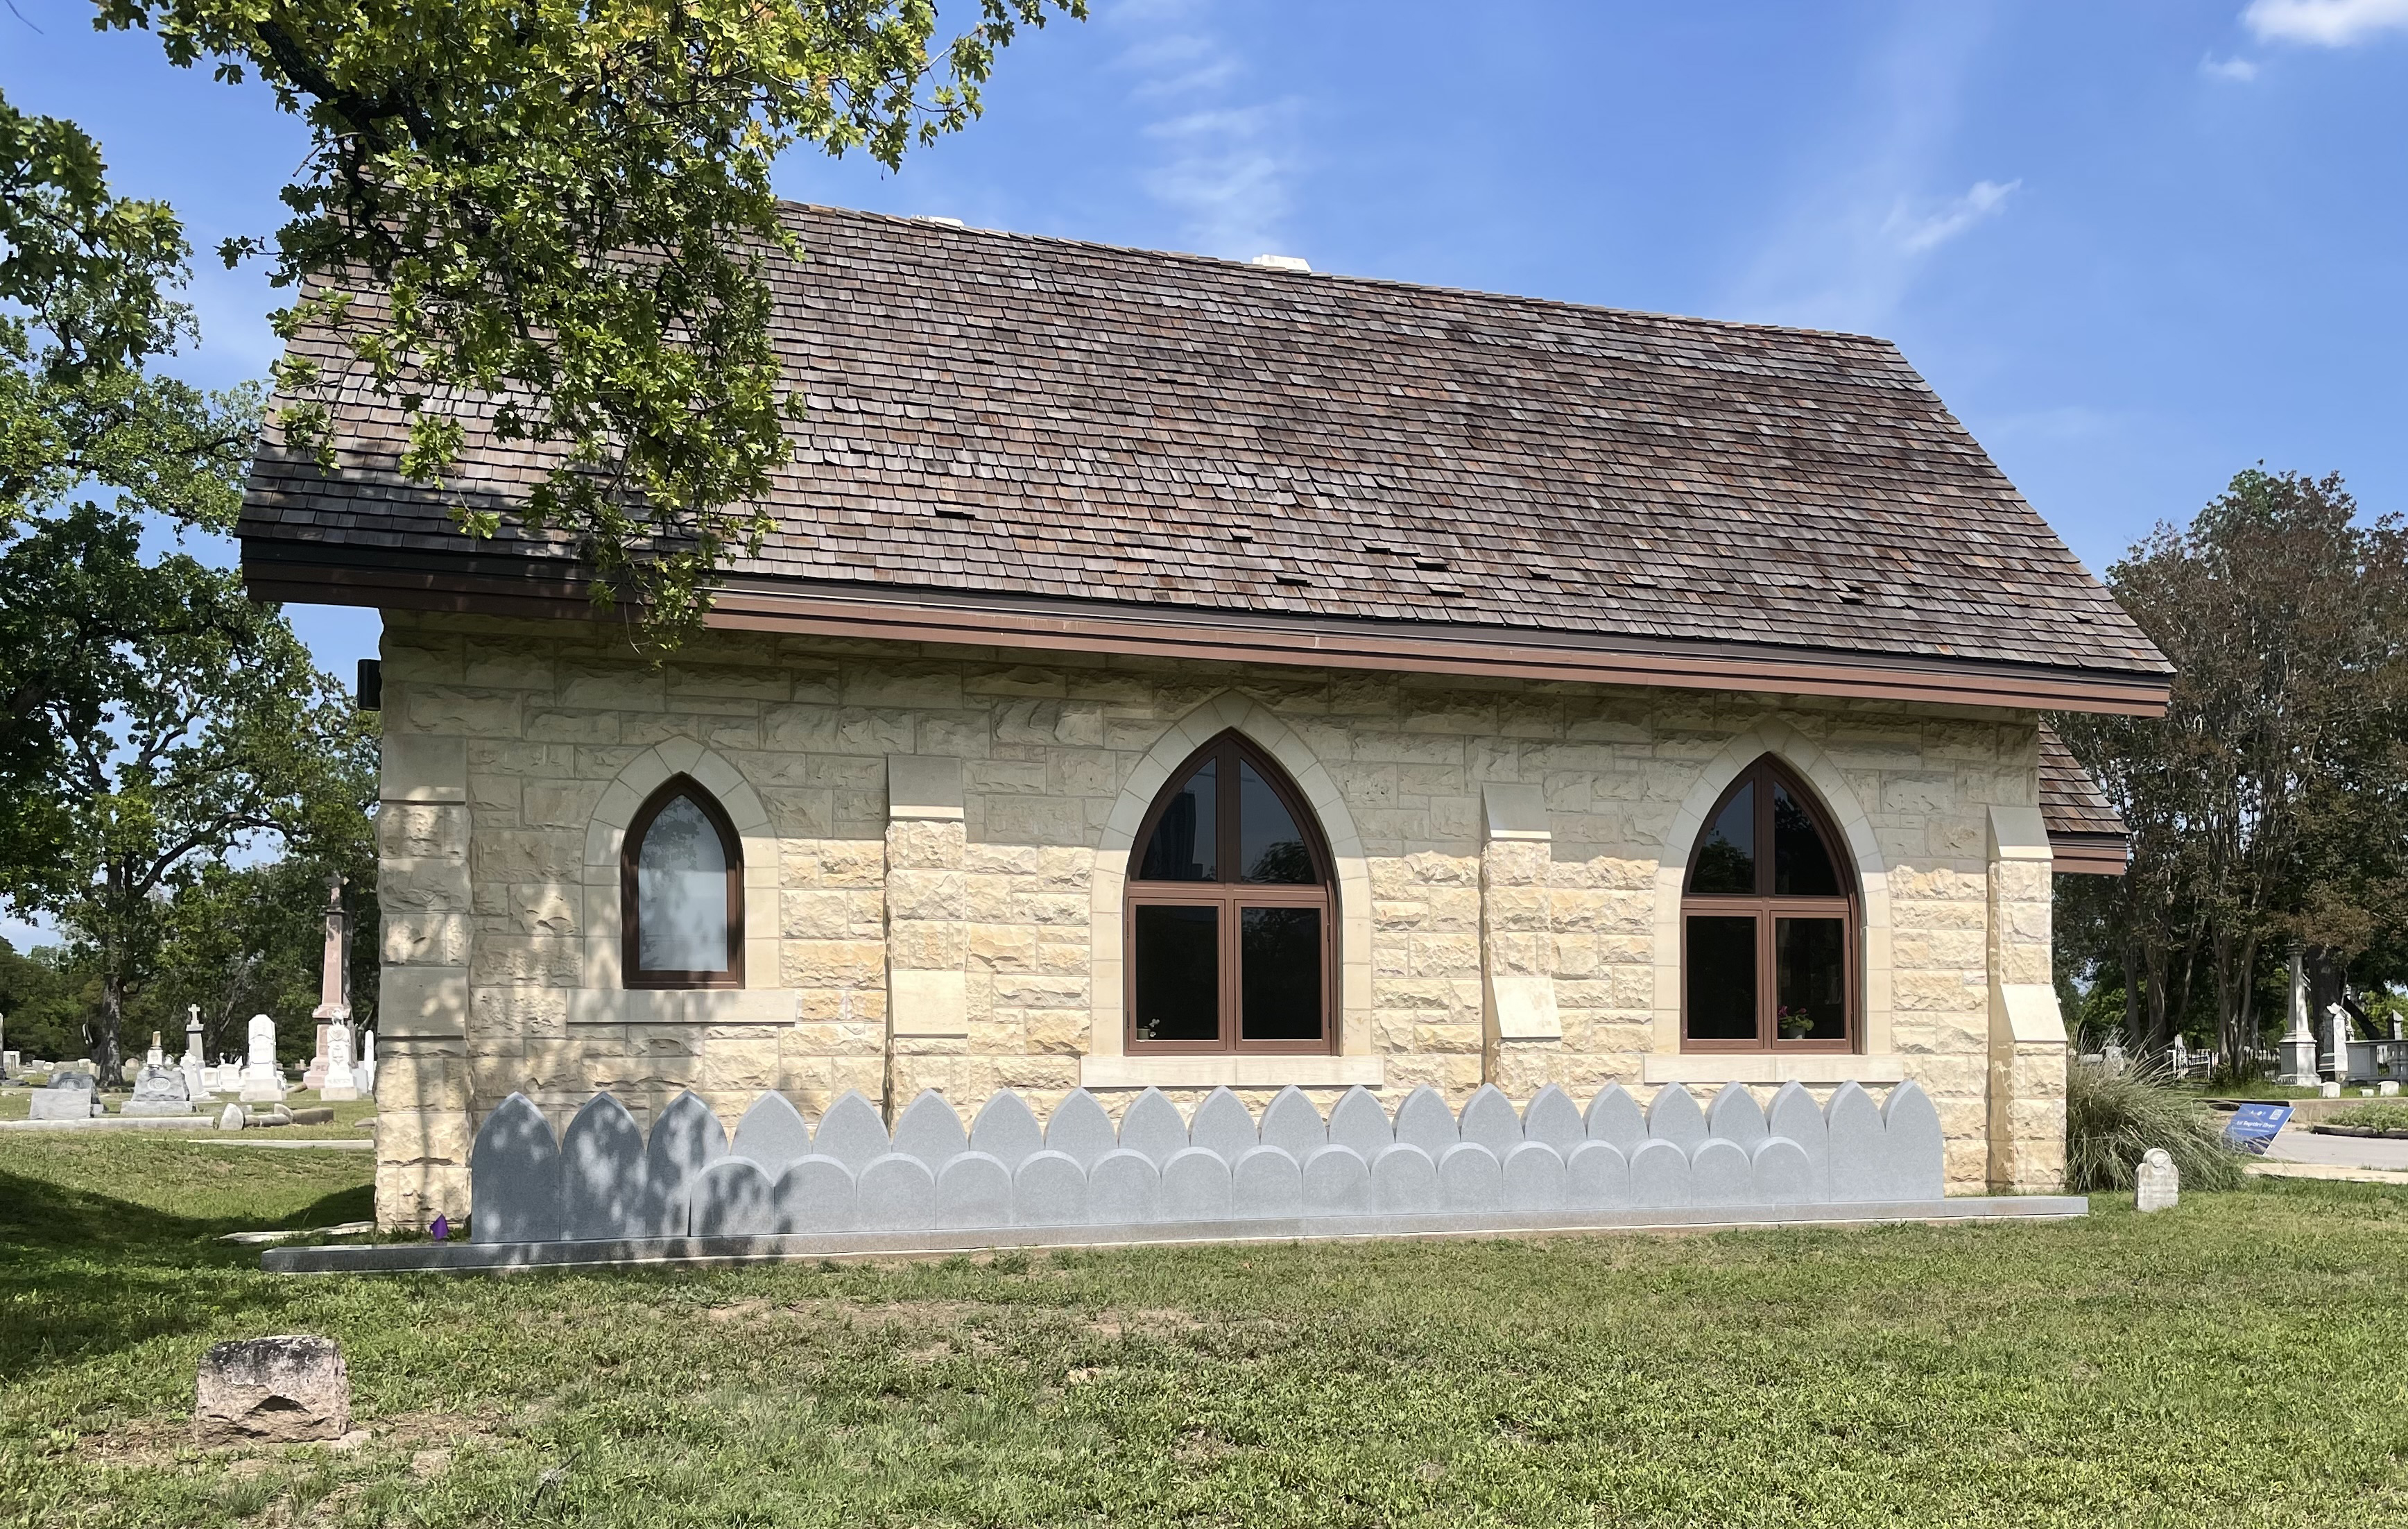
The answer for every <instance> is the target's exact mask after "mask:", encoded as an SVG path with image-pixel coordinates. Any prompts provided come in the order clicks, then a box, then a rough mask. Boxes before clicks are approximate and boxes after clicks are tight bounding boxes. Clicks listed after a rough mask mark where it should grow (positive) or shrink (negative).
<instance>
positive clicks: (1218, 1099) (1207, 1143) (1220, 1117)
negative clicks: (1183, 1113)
mask: <svg viewBox="0 0 2408 1529" xmlns="http://www.w3.org/2000/svg"><path fill="white" fill-rule="evenodd" d="M1187 1139H1188V1140H1189V1141H1190V1142H1192V1143H1194V1144H1195V1145H1196V1146H1197V1147H1204V1148H1206V1149H1207V1150H1209V1151H1212V1152H1216V1153H1218V1154H1220V1158H1221V1161H1223V1162H1225V1163H1229V1162H1235V1161H1238V1160H1239V1159H1240V1158H1241V1157H1243V1156H1245V1155H1246V1154H1247V1153H1248V1152H1250V1151H1252V1150H1254V1147H1257V1146H1259V1145H1261V1142H1262V1137H1261V1135H1260V1134H1259V1133H1258V1132H1256V1130H1255V1128H1254V1116H1253V1115H1251V1114H1249V1113H1248V1112H1247V1110H1246V1106H1245V1105H1244V1104H1242V1103H1240V1102H1239V1100H1238V1096H1237V1095H1236V1094H1233V1093H1231V1092H1230V1091H1229V1090H1228V1089H1213V1090H1212V1091H1211V1093H1209V1094H1206V1095H1205V1096H1204V1103H1200V1104H1198V1105H1197V1106H1196V1118H1194V1119H1193V1120H1190V1121H1188V1122H1187ZM1164 1192H1165V1193H1166V1194H1167V1193H1168V1192H1169V1191H1168V1188H1167V1187H1166V1189H1165V1190H1164Z"/></svg>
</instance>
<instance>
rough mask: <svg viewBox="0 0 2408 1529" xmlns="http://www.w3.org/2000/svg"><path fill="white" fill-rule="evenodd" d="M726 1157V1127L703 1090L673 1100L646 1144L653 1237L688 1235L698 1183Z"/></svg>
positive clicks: (646, 1196)
mask: <svg viewBox="0 0 2408 1529" xmlns="http://www.w3.org/2000/svg"><path fill="white" fill-rule="evenodd" d="M726 1155H727V1128H726V1127H725V1126H724V1125H722V1124H720V1123H719V1117H718V1116H716V1115H714V1114H712V1113H711V1110H710V1105H709V1104H706V1103H703V1102H702V1097H701V1096H700V1095H699V1094H695V1093H692V1092H688V1093H681V1094H680V1095H678V1096H677V1097H676V1098H675V1099H672V1100H670V1101H669V1105H668V1108H667V1109H665V1110H663V1111H661V1115H660V1118H659V1119H657V1120H654V1121H653V1122H652V1139H651V1140H650V1141H648V1142H646V1143H645V1144H644V1206H645V1214H646V1219H647V1220H648V1221H649V1222H650V1224H651V1227H652V1230H651V1231H650V1232H648V1233H644V1234H645V1235H647V1236H653V1237H682V1236H684V1235H686V1233H687V1227H688V1219H689V1204H690V1200H691V1194H692V1190H693V1189H694V1181H695V1179H697V1178H700V1177H701V1176H702V1171H703V1170H704V1169H706V1168H708V1167H710V1165H711V1164H712V1163H714V1162H717V1161H719V1160H720V1159H721V1158H724V1157H725V1156H726Z"/></svg>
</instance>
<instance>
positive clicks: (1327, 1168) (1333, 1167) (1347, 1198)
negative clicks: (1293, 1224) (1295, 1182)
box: [1304, 1142, 1386, 1216]
mask: <svg viewBox="0 0 2408 1529" xmlns="http://www.w3.org/2000/svg"><path fill="white" fill-rule="evenodd" d="M1381 1150H1382V1151H1385V1150H1386V1148H1385V1147H1383V1148H1381ZM1304 1213H1305V1214H1306V1215H1307V1216H1368V1215H1369V1214H1370V1213H1371V1167H1370V1164H1369V1163H1367V1162H1365V1161H1363V1155H1362V1154H1361V1153H1360V1152H1357V1151H1355V1149H1354V1148H1353V1147H1340V1146H1339V1145H1338V1144H1337V1143H1335V1142H1332V1143H1331V1144H1329V1145H1328V1146H1326V1147H1315V1148H1314V1149H1313V1151H1312V1156H1311V1157H1308V1158H1306V1159H1305V1160H1304Z"/></svg>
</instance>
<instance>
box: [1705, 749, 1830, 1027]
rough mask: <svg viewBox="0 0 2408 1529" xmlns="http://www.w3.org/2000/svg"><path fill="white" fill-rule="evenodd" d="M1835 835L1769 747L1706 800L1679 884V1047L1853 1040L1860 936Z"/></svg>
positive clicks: (1809, 795)
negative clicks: (1717, 797)
mask: <svg viewBox="0 0 2408 1529" xmlns="http://www.w3.org/2000/svg"><path fill="white" fill-rule="evenodd" d="M1842 843H1843V842H1842V840H1841V838H1840V837H1839V835H1838V834H1836V833H1834V832H1833V831H1832V830H1831V828H1830V817H1829V815H1828V812H1826V811H1825V809H1824V807H1823V805H1822V803H1821V802H1820V801H1816V800H1815V797H1814V794H1813V792H1812V791H1810V790H1808V789H1807V788H1806V786H1805V785H1804V783H1803V782H1801V781H1799V779H1798V778H1797V777H1795V776H1794V775H1792V774H1790V773H1789V772H1788V771H1787V770H1785V769H1784V768H1783V767H1782V766H1781V765H1780V764H1779V763H1778V762H1777V761H1775V760H1774V759H1773V758H1772V757H1771V756H1770V755H1768V756H1766V757H1763V758H1761V759H1758V760H1757V761H1756V763H1755V764H1753V765H1750V766H1749V767H1748V768H1747V769H1746V770H1745V771H1743V772H1741V774H1740V777H1739V779H1737V780H1735V781H1733V782H1732V783H1731V785H1730V788H1729V789H1728V790H1727V791H1725V792H1724V793H1723V796H1722V800H1721V801H1717V802H1715V803H1714V810H1713V812H1712V813H1710V814H1708V815H1707V816H1706V826H1705V829H1704V831H1703V832H1701V833H1699V835H1698V842H1697V844H1696V846H1695V847H1694V848H1693V849H1692V850H1691V851H1690V854H1689V867H1688V879H1687V881H1686V882H1685V883H1684V886H1683V889H1682V898H1681V926H1682V929H1681V933H1682V942H1681V944H1682V948H1681V988H1682V992H1681V1047H1682V1049H1683V1050H1684V1051H1763V1050H1771V1051H1853V1050H1855V1049H1856V1037H1857V1032H1858V1021H1857V1012H1858V1010H1859V1008H1860V1007H1861V1003H1860V1001H1859V997H1858V992H1859V988H1860V986H1861V980H1862V979H1861V975H1860V973H1861V968H1862V964H1863V959H1862V947H1863V943H1864V942H1863V937H1862V920H1861V918H1860V916H1859V914H1858V902H1857V896H1856V878H1855V877H1854V876H1853V875H1852V874H1850V867H1849V864H1848V858H1847V857H1846V856H1845V855H1844V854H1842V853H1841V849H1842Z"/></svg>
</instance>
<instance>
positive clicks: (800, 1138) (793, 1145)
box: [727, 1092, 811, 1178]
mask: <svg viewBox="0 0 2408 1529" xmlns="http://www.w3.org/2000/svg"><path fill="white" fill-rule="evenodd" d="M810 1149H811V1128H810V1126H808V1125H805V1124H804V1123H803V1113H802V1111H800V1110H798V1109H796V1108H795V1106H794V1105H793V1103H790V1102H789V1101H788V1100H787V1098H786V1096H785V1095H784V1094H781V1093H775V1092H772V1093H765V1094H763V1095H762V1096H761V1097H760V1098H758V1099H756V1100H754V1101H753V1105H752V1107H751V1108H750V1109H748V1110H746V1111H745V1112H744V1118H742V1119H740V1120H738V1121H737V1122H736V1140H735V1142H734V1143H733V1144H732V1145H730V1146H729V1147H728V1148H727V1155H728V1156H729V1157H732V1158H750V1159H751V1160H753V1161H754V1162H757V1163H759V1164H760V1165H761V1167H762V1168H763V1170H764V1171H766V1172H767V1174H768V1175H769V1176H770V1177H771V1178H776V1177H777V1176H779V1175H780V1174H782V1173H784V1172H785V1171H786V1164H788V1163H790V1162H792V1161H795V1160H796V1158H799V1157H803V1156H805V1155H807V1154H808V1153H809V1152H810Z"/></svg>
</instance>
